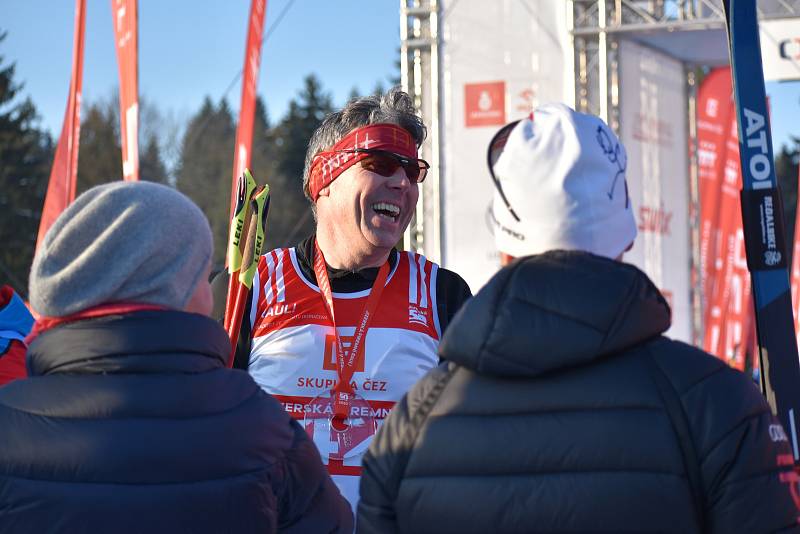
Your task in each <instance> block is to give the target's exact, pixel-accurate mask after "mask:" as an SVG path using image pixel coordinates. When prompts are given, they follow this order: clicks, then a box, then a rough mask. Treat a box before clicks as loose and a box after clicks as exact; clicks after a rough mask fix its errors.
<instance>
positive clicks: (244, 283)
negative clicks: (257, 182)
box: [226, 185, 269, 367]
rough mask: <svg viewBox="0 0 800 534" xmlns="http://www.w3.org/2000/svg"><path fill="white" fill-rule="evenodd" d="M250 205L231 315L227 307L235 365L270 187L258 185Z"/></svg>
mask: <svg viewBox="0 0 800 534" xmlns="http://www.w3.org/2000/svg"><path fill="white" fill-rule="evenodd" d="M249 204H250V210H249V211H250V214H249V218H248V221H247V222H248V224H247V225H246V226H247V227H246V229H245V231H246V238H245V241H244V254H243V255H242V258H241V266H240V269H239V273H238V276H236V283H235V293H234V295H233V298H232V306H231V308H230V314H228V309H227V307H226V318H229V320H230V322H229V323H228V326H227V332H228V337H229V338H230V340H231V354H230V357H229V358H228V367H233V361H234V358H235V356H236V344H237V343H238V341H239V329H240V328H241V326H242V318H243V316H244V312H245V307H246V305H247V296H248V295H249V294H250V290H251V289H252V287H253V278H254V277H255V273H256V269H258V261H259V259H260V258H261V252H262V248H263V246H264V236H265V234H266V223H267V214H268V213H269V186H268V185H264V186H259V187H258V188H256V189H255V191H254V193H253V197H252V199H251V200H250V202H249ZM231 276H232V277H233V276H234V275H233V274H232V275H231Z"/></svg>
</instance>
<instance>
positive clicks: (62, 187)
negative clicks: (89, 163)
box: [36, 0, 86, 249]
mask: <svg viewBox="0 0 800 534" xmlns="http://www.w3.org/2000/svg"><path fill="white" fill-rule="evenodd" d="M85 21H86V0H75V24H74V26H75V33H74V36H73V40H72V77H71V79H70V82H69V96H68V97H67V109H66V111H65V112H64V122H63V124H62V126H61V135H60V136H59V138H58V145H57V146H56V153H55V157H54V158H53V167H52V169H51V170H50V181H49V183H48V185H47V194H46V196H45V198H44V207H43V208H42V218H41V220H40V221H39V234H38V237H37V238H36V248H37V249H38V248H39V245H41V243H42V241H43V240H44V235H45V234H46V233H47V230H48V229H49V228H50V225H52V224H53V222H54V221H55V220H56V218H57V217H58V216H59V215H60V214H61V212H62V211H64V209H65V208H66V207H67V206H68V205H69V204H70V203H71V202H72V201H73V200H74V199H75V186H76V183H77V177H78V144H79V142H80V138H81V135H80V133H81V89H82V86H83V43H84V29H85Z"/></svg>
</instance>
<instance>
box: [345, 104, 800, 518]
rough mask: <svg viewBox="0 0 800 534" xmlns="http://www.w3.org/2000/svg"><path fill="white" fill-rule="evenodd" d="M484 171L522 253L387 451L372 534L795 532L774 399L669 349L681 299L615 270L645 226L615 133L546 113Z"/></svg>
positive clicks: (372, 477)
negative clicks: (674, 309)
mask: <svg viewBox="0 0 800 534" xmlns="http://www.w3.org/2000/svg"><path fill="white" fill-rule="evenodd" d="M489 161H490V173H491V174H492V176H493V179H494V181H495V183H496V186H497V188H496V189H497V191H496V195H495V199H494V204H493V215H494V220H495V221H496V231H495V237H496V240H497V246H498V248H499V249H500V251H501V252H502V253H504V254H505V255H506V259H507V260H513V258H514V257H516V258H517V259H516V260H514V261H511V262H510V264H509V265H507V266H506V267H504V268H503V269H502V270H500V271H499V272H498V273H497V274H496V275H495V276H494V277H493V278H492V279H491V280H490V281H489V282H488V283H487V285H486V286H485V287H484V288H482V289H481V290H480V291H479V292H478V294H477V295H476V296H475V297H474V298H473V299H472V300H471V301H470V302H468V303H467V304H466V305H465V306H464V307H463V308H462V309H461V311H460V312H459V313H458V314H457V315H456V317H455V318H454V319H453V322H452V324H451V326H450V329H449V330H448V332H447V333H446V334H445V336H444V338H443V340H442V343H441V345H440V346H439V355H440V356H441V357H442V358H443V359H444V360H445V362H444V363H443V364H442V365H440V366H439V367H438V368H437V369H435V370H432V371H431V372H429V373H428V374H427V375H426V376H425V377H424V378H423V379H422V380H420V381H419V382H418V383H417V384H416V385H415V386H414V388H413V389H412V390H411V391H410V392H409V393H408V395H407V396H406V397H405V398H404V399H403V400H402V401H401V402H399V403H398V404H397V406H396V407H395V409H394V410H393V412H392V413H391V414H390V416H389V417H388V419H387V421H386V422H385V423H384V425H383V427H382V428H381V430H380V431H379V432H378V434H377V435H376V437H375V439H374V440H373V442H372V444H371V446H370V449H369V451H368V452H367V454H366V455H365V457H364V462H363V474H362V478H361V486H360V491H361V500H360V503H359V507H358V517H357V529H358V531H359V532H364V533H371V532H461V533H463V532H536V531H546V532H557V531H560V532H565V531H569V532H623V531H625V532H631V531H635V532H645V531H647V532H656V531H658V532H775V531H783V530H786V531H796V530H797V528H798V509H797V506H796V504H797V499H798V497H797V488H796V486H795V484H796V482H797V476H796V475H795V474H794V473H793V471H792V464H793V458H792V452H791V450H790V448H789V445H788V443H787V441H786V434H785V433H784V432H783V430H782V428H781V426H780V425H779V424H778V422H777V420H776V419H775V418H774V417H773V415H772V414H771V412H770V408H769V406H768V405H767V403H766V402H765V400H764V398H763V397H762V396H761V394H760V393H759V391H758V389H757V388H756V387H755V385H754V384H753V383H752V381H751V380H749V379H748V378H747V377H745V376H744V375H743V374H742V373H740V372H738V371H735V370H733V369H731V368H729V367H727V366H726V365H725V364H724V363H723V362H722V361H720V360H718V359H716V358H714V357H712V356H710V355H708V354H706V353H704V352H702V351H700V350H698V349H696V348H693V347H691V346H689V345H686V344H683V343H680V342H677V341H673V340H670V339H668V338H666V337H664V336H663V335H662V334H663V332H664V331H666V330H667V328H668V327H669V325H670V309H669V306H668V305H667V302H666V301H665V300H664V298H663V297H662V295H661V294H660V293H659V291H658V289H657V288H656V287H655V286H654V285H653V283H652V282H651V281H650V280H649V279H648V277H647V276H646V275H645V274H644V273H643V272H641V271H640V270H639V269H637V268H636V267H634V266H633V265H629V264H626V263H623V262H622V261H621V257H622V254H623V253H624V251H625V250H626V249H627V248H628V247H629V246H630V245H631V244H632V242H633V240H634V238H635V236H636V223H635V219H634V216H633V208H632V206H631V201H630V198H628V194H627V186H626V177H625V171H626V163H627V162H626V156H625V149H624V147H623V146H622V144H621V143H620V142H619V140H618V139H617V137H616V136H615V135H614V133H613V132H612V131H611V130H610V128H609V127H608V126H607V125H606V124H605V123H604V122H603V121H602V120H601V119H599V118H598V117H595V116H591V115H586V114H582V113H577V112H575V111H574V110H572V109H570V108H569V107H567V106H565V105H561V104H548V105H543V106H541V107H539V108H537V109H536V110H535V112H534V113H533V115H532V117H530V118H527V119H524V120H521V121H518V122H517V123H514V124H511V125H508V126H506V127H504V128H503V129H502V130H501V131H500V132H498V135H497V136H496V137H495V139H494V140H493V141H492V144H491V146H490V149H489Z"/></svg>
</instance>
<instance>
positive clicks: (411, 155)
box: [220, 88, 471, 507]
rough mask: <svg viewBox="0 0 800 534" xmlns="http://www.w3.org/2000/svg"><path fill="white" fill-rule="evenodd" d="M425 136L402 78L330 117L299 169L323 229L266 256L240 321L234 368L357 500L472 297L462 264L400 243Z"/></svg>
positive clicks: (422, 168) (422, 165)
mask: <svg viewBox="0 0 800 534" xmlns="http://www.w3.org/2000/svg"><path fill="white" fill-rule="evenodd" d="M424 137H425V126H424V125H423V123H422V121H421V120H420V118H419V117H418V116H417V115H416V113H415V111H414V107H413V103H412V100H411V98H410V97H409V96H408V95H407V94H406V93H404V92H402V91H401V90H400V89H398V88H395V89H392V90H390V91H389V92H388V93H386V94H385V95H382V96H370V97H365V98H360V99H356V100H353V101H351V102H350V103H348V104H347V105H346V106H345V107H344V109H342V110H341V111H338V112H335V113H332V114H331V115H329V116H328V117H326V118H325V120H324V121H323V123H322V124H321V125H320V127H319V128H318V129H317V131H316V132H315V133H314V135H313V136H312V138H311V140H310V142H309V148H308V152H307V155H306V166H305V172H304V176H303V189H304V191H305V194H306V196H307V197H308V198H309V200H310V201H311V204H312V206H311V209H312V210H314V213H315V217H316V221H317V225H316V233H315V235H311V236H309V237H308V238H307V239H305V240H304V241H303V242H301V243H300V244H299V245H298V246H296V247H294V248H289V249H276V250H272V251H270V252H268V253H266V254H265V255H264V256H263V257H262V258H261V261H260V263H259V268H258V274H257V277H256V280H255V282H254V285H253V287H254V289H253V293H252V296H251V304H250V308H249V321H247V320H245V321H243V324H244V326H243V330H245V331H244V332H243V335H242V336H241V337H240V338H243V339H244V342H245V343H244V344H245V346H244V347H243V346H242V345H240V347H239V351H238V355H237V360H236V365H237V367H241V368H245V367H246V368H247V369H248V370H249V372H250V373H251V374H252V376H253V377H254V378H255V380H256V382H258V383H259V384H260V385H261V387H262V388H264V390H266V391H267V392H269V393H271V394H273V395H274V396H275V397H276V398H278V399H279V400H280V401H281V402H282V403H283V405H284V407H285V408H286V410H287V411H288V412H289V413H290V414H291V415H292V416H293V417H294V418H296V419H298V420H300V421H302V423H303V425H304V426H305V428H306V431H307V432H308V433H309V434H310V435H311V436H313V438H314V441H315V443H316V444H317V446H318V447H319V449H320V453H321V454H322V457H323V461H324V462H325V463H326V464H327V465H328V469H329V471H330V473H331V475H333V479H334V481H335V482H336V483H337V485H338V486H339V488H340V490H341V491H342V494H343V495H344V496H345V497H346V498H347V499H348V500H349V501H350V503H351V505H352V506H353V507H355V505H356V501H357V499H358V477H359V476H360V473H361V456H362V454H363V453H364V451H365V450H366V448H367V446H368V445H369V442H370V440H371V438H372V436H373V434H374V433H375V431H376V429H377V427H378V425H379V424H380V423H381V422H382V421H383V419H384V418H385V417H386V415H387V414H388V412H389V410H390V409H391V408H392V407H393V406H394V404H395V402H397V401H398V400H399V399H400V398H401V397H402V396H403V394H404V393H405V392H406V391H407V390H408V389H409V388H410V387H411V386H412V385H413V384H414V382H416V381H417V379H419V378H420V377H422V376H423V375H424V374H425V373H426V371H428V370H429V369H431V368H433V367H434V366H436V365H437V364H438V356H437V353H436V351H437V347H438V344H439V339H440V337H441V335H442V332H443V331H444V329H445V328H446V327H447V325H448V323H449V322H450V319H451V318H452V317H453V315H454V314H455V312H456V311H457V310H458V308H459V307H460V306H461V304H462V303H463V302H464V301H465V300H467V299H468V298H469V297H470V296H471V294H470V290H469V287H468V286H467V284H466V283H465V282H464V280H463V279H462V278H461V277H460V276H458V275H457V274H455V273H453V272H451V271H448V270H446V269H442V268H440V267H439V266H438V265H436V264H435V263H432V262H430V261H428V260H427V259H426V258H425V257H424V256H422V255H420V254H415V253H413V252H400V251H398V250H397V249H396V248H395V245H396V244H397V243H398V242H399V241H400V239H401V238H402V235H403V232H404V231H405V229H406V227H407V226H408V223H409V221H410V220H411V216H412V214H413V212H414V210H415V208H416V204H417V199H418V197H419V183H420V182H422V181H423V180H424V179H425V175H426V173H427V170H428V167H429V165H428V163H426V162H425V161H423V160H421V159H419V158H418V157H417V150H418V147H419V146H420V144H421V143H422V141H423V139H424ZM220 315H221V314H220ZM248 330H249V331H248ZM248 344H249V346H246V345H248Z"/></svg>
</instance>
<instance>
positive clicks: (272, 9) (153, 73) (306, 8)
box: [0, 0, 400, 137]
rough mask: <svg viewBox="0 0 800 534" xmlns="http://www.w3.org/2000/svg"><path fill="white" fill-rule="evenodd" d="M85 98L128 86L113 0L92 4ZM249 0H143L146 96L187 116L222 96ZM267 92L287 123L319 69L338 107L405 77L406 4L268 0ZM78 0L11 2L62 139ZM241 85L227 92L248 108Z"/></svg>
mask: <svg viewBox="0 0 800 534" xmlns="http://www.w3.org/2000/svg"><path fill="white" fill-rule="evenodd" d="M86 4H87V6H86V42H85V56H84V67H83V99H84V102H92V101H95V100H97V99H98V98H103V99H107V98H108V97H109V95H110V94H111V92H112V90H113V88H114V87H116V86H118V84H119V82H118V74H117V60H116V52H115V50H114V31H113V26H112V18H111V2H110V0H87V2H86ZM249 9H250V1H249V0H224V1H222V0H220V1H204V0H163V1H159V0H140V1H139V93H140V95H141V96H142V97H144V98H146V99H148V100H149V101H150V102H153V103H155V104H156V105H157V107H158V108H159V110H161V111H162V112H171V113H175V114H176V116H177V117H178V118H180V119H184V120H185V119H187V118H188V117H189V116H190V115H191V114H192V113H194V112H195V111H196V110H198V109H199V107H200V105H201V103H202V101H203V98H204V97H205V96H206V95H210V96H211V98H212V99H213V100H214V101H217V100H218V99H219V98H221V97H222V96H223V95H224V94H225V91H226V90H227V89H228V87H229V86H230V84H231V82H232V81H233V80H234V78H235V77H236V75H237V74H238V73H239V71H240V70H241V69H242V65H243V62H244V48H245V40H246V36H247V17H248V14H249ZM284 9H287V10H286V12H285V16H284V17H283V18H282V20H281V21H280V22H278V25H277V26H275V28H274V30H273V31H272V33H271V35H270V36H269V38H268V39H267V40H266V41H265V43H264V47H263V49H262V55H261V70H260V74H259V80H258V93H259V94H260V95H262V96H263V97H264V98H265V100H266V103H267V111H268V113H269V115H270V120H271V121H275V120H277V119H279V118H280V117H281V116H282V115H283V114H284V112H285V111H286V108H287V104H288V102H289V100H290V99H291V98H292V97H294V96H296V94H297V92H298V90H299V89H300V88H301V87H302V80H303V78H304V77H305V76H306V75H307V74H309V73H312V72H313V73H316V74H317V75H318V76H319V78H320V79H321V80H322V85H323V88H325V89H326V90H328V91H329V92H330V93H331V94H332V95H333V98H334V103H335V104H336V105H341V104H343V103H344V102H345V101H346V99H347V97H348V95H349V93H350V91H351V89H352V88H353V87H357V88H358V89H359V90H360V91H362V92H364V93H368V92H371V91H372V89H373V88H374V86H375V84H376V83H377V82H379V81H380V82H381V83H382V84H383V85H384V87H388V85H389V82H388V79H389V78H393V77H395V76H396V70H397V68H396V67H395V61H396V60H397V58H398V53H399V45H400V30H399V20H400V15H399V2H398V1H397V0H335V1H331V0H294V1H292V0H267V16H266V21H265V24H264V32H265V35H266V33H267V31H268V30H269V29H270V28H271V27H273V25H274V24H275V22H276V19H278V17H279V16H280V15H281V13H283V12H284ZM74 12H75V2H74V1H73V0H2V2H0V29H2V30H4V31H7V32H8V36H7V37H6V39H5V41H4V42H3V43H2V45H0V55H3V56H5V61H6V62H9V61H13V62H16V79H17V81H22V82H24V84H25V86H24V89H23V94H25V95H29V96H30V97H31V98H32V100H33V102H34V104H35V105H36V107H37V109H38V110H39V112H40V114H41V116H42V125H43V126H44V127H46V128H47V129H48V130H49V131H50V132H51V133H52V134H53V135H54V137H57V135H58V133H59V132H60V130H61V122H62V120H63V116H64V109H65V107H66V102H67V92H68V88H69V77H70V68H71V62H72V35H73V20H74ZM240 98H241V84H240V83H239V82H238V81H237V82H236V84H235V85H234V86H233V88H232V89H231V90H230V91H229V92H228V93H227V99H228V103H229V104H230V105H231V107H232V108H233V109H235V110H238V108H239V101H240Z"/></svg>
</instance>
